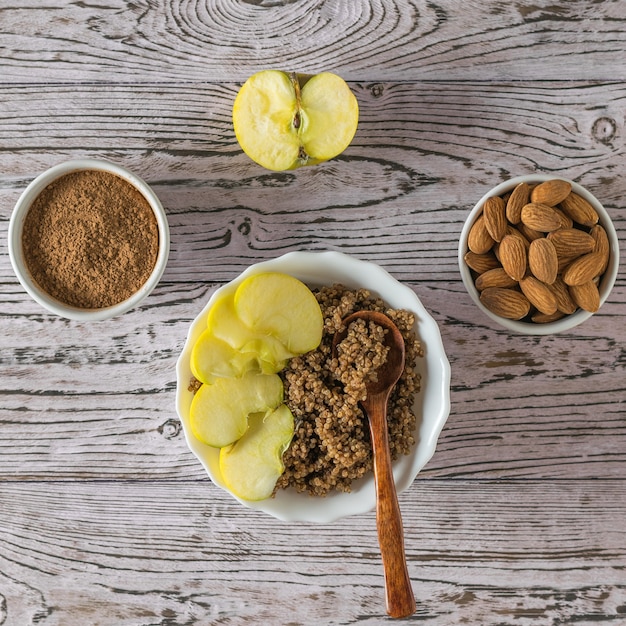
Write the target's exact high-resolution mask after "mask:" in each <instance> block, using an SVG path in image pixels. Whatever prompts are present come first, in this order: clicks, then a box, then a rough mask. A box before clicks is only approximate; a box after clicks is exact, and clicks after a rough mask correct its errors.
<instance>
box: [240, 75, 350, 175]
mask: <svg viewBox="0 0 626 626" xmlns="http://www.w3.org/2000/svg"><path fill="white" fill-rule="evenodd" d="M358 121H359V105H358V102H357V99H356V97H355V96H354V94H353V93H352V91H350V88H349V87H348V85H347V84H346V82H345V81H344V80H343V79H342V78H340V77H339V76H337V75H336V74H332V73H330V72H323V73H321V74H317V75H315V76H312V77H308V76H303V75H300V74H296V73H294V72H292V73H286V72H281V71H279V70H263V71H261V72H257V73H256V74H254V75H252V76H251V77H250V78H248V80H247V81H246V82H245V83H244V85H243V86H242V87H241V89H240V90H239V93H238V94H237V97H236V98H235V102H234V105H233V125H234V128H235V135H236V137H237V141H239V145H240V146H241V148H242V149H243V151H244V152H245V153H246V154H247V155H248V156H249V157H250V158H251V159H252V160H253V161H255V162H256V163H258V164H259V165H262V166H263V167H265V168H267V169H270V170H276V171H281V170H287V169H294V168H296V167H300V166H302V165H314V164H316V163H321V162H322V161H327V160H328V159H332V158H333V157H335V156H337V155H338V154H340V153H341V152H343V151H344V150H345V149H346V148H347V147H348V146H349V145H350V142H351V141H352V139H353V137H354V134H355V132H356V129H357V125H358Z"/></svg>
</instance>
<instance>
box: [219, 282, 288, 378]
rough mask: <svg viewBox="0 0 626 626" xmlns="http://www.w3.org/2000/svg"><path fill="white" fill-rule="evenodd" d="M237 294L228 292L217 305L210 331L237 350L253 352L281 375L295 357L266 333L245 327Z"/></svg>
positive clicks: (276, 339) (261, 329) (275, 338)
mask: <svg viewBox="0 0 626 626" xmlns="http://www.w3.org/2000/svg"><path fill="white" fill-rule="evenodd" d="M235 294H236V292H229V293H227V294H225V295H224V296H222V297H221V298H220V299H219V300H217V301H216V302H215V304H214V305H213V306H212V307H211V310H210V311H209V315H208V317H207V329H208V330H209V331H211V332H212V333H213V334H214V335H215V336H216V337H217V338H219V339H221V340H223V341H225V342H226V343H228V344H229V345H231V346H232V347H233V348H235V349H236V350H239V351H241V352H254V353H256V354H257V355H258V357H259V360H260V361H263V362H265V363H267V364H268V365H271V364H273V365H274V366H275V368H276V369H275V370H274V371H276V372H278V371H280V370H281V369H282V368H283V367H284V366H285V362H286V360H287V359H290V358H292V357H294V356H296V355H295V354H294V353H293V352H290V351H289V350H287V348H286V347H285V346H284V345H283V344H282V343H281V341H280V339H279V338H277V337H274V336H273V335H271V334H269V333H268V332H267V331H266V330H265V329H263V328H258V327H255V326H250V325H249V324H246V323H245V322H244V321H243V320H242V319H241V317H240V316H239V315H238V314H237V311H236V310H235Z"/></svg>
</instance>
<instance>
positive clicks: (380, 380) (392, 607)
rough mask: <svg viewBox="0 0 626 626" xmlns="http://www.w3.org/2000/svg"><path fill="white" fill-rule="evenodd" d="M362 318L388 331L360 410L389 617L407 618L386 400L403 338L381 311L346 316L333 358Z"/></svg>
mask: <svg viewBox="0 0 626 626" xmlns="http://www.w3.org/2000/svg"><path fill="white" fill-rule="evenodd" d="M358 319H362V320H364V321H365V322H367V323H369V322H373V323H375V324H377V325H378V326H382V327H383V328H384V329H385V331H386V332H385V339H384V342H385V346H387V347H388V348H389V352H388V354H387V360H386V361H385V363H384V364H383V365H382V366H381V367H379V368H378V370H376V374H377V377H376V380H372V381H368V382H366V386H365V387H366V391H367V396H366V398H365V400H363V401H362V402H361V406H362V408H363V410H364V411H365V413H366V414H367V417H368V422H369V426H370V439H371V443H372V457H373V466H374V483H375V485H376V526H377V529H378V543H379V545H380V553H381V557H382V561H383V570H384V573H385V595H386V605H387V613H388V614H389V615H390V616H391V617H407V616H409V615H412V614H413V613H415V608H416V605H415V598H414V596H413V589H412V587H411V580H410V578H409V573H408V570H407V566H406V555H405V552H404V530H403V527H402V516H401V513H400V506H399V504H398V496H397V493H396V486H395V482H394V478H393V471H392V467H391V454H390V452H389V438H388V430H387V402H388V400H389V395H390V394H391V391H392V389H393V388H394V386H395V384H396V383H397V382H398V379H399V378H400V376H401V375H402V372H403V370H404V354H405V348H404V338H403V337H402V334H401V333H400V331H399V330H398V327H397V326H396V325H395V324H394V323H393V322H392V321H391V320H390V319H389V318H388V317H387V316H386V315H384V314H383V313H378V312H376V311H357V312H356V313H353V314H352V315H349V316H348V317H346V318H345V319H344V320H343V322H344V326H343V329H342V330H341V331H339V332H337V333H336V334H335V336H334V338H333V354H334V355H336V354H337V351H338V346H339V344H340V343H341V342H342V341H343V340H344V339H345V338H346V336H347V334H348V329H349V327H350V324H351V323H352V322H353V321H356V320H358Z"/></svg>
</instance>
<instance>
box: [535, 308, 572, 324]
mask: <svg viewBox="0 0 626 626" xmlns="http://www.w3.org/2000/svg"><path fill="white" fill-rule="evenodd" d="M563 317H565V314H564V313H561V311H556V313H552V314H551V315H546V313H541V312H539V311H538V312H537V313H535V314H534V315H532V316H531V318H530V319H531V320H532V321H533V322H535V324H549V323H550V322H556V321H557V320H560V319H561V318H563Z"/></svg>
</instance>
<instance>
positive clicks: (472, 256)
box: [463, 250, 500, 274]
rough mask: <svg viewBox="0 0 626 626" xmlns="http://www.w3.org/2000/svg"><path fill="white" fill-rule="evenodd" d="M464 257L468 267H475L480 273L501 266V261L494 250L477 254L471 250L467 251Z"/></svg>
mask: <svg viewBox="0 0 626 626" xmlns="http://www.w3.org/2000/svg"><path fill="white" fill-rule="evenodd" d="M463 259H464V260H465V262H466V263H467V265H468V267H469V268H470V269H473V270H474V271H475V272H477V273H478V274H482V273H483V272H487V271H488V270H492V269H495V268H496V267H500V261H498V259H496V255H495V254H494V253H493V252H487V253H485V254H476V253H475V252H472V251H471V250H470V251H469V252H466V253H465V256H464V257H463Z"/></svg>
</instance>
